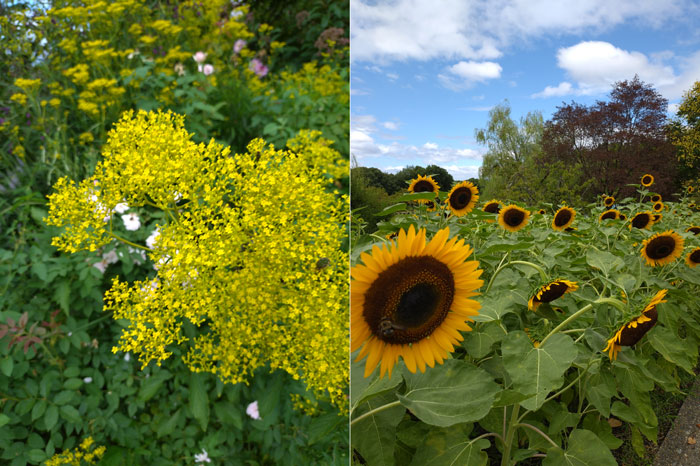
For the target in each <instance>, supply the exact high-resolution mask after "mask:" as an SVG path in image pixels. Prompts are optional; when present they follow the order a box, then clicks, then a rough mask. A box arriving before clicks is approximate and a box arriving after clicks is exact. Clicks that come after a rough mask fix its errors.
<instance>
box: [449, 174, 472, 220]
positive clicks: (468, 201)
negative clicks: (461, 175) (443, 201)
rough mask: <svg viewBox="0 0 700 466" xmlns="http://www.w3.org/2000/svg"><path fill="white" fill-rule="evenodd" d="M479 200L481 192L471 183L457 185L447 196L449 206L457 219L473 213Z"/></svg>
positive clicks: (463, 182) (464, 182) (465, 182)
mask: <svg viewBox="0 0 700 466" xmlns="http://www.w3.org/2000/svg"><path fill="white" fill-rule="evenodd" d="M478 200H479V190H478V189H477V187H476V186H474V185H473V184H472V183H471V182H469V181H462V182H461V183H459V184H457V185H456V186H455V187H454V188H452V190H451V191H450V193H449V194H448V195H447V205H448V207H449V208H450V210H451V211H452V214H454V215H456V216H457V217H461V216H462V215H466V214H468V213H469V212H471V211H472V209H474V206H475V205H476V202H477V201H478Z"/></svg>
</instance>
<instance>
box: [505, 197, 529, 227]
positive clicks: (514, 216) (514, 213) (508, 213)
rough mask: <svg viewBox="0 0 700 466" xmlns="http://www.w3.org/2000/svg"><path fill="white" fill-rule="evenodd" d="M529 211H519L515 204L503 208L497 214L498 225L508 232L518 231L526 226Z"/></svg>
mask: <svg viewBox="0 0 700 466" xmlns="http://www.w3.org/2000/svg"><path fill="white" fill-rule="evenodd" d="M529 219H530V211H529V210H525V209H521V208H520V207H518V206H517V205H515V204H511V205H509V206H506V207H504V208H503V209H501V211H500V212H499V213H498V224H499V225H501V226H502V227H503V228H505V229H506V230H508V231H511V232H513V231H518V230H520V229H521V228H523V227H524V226H525V225H527V222H528V220H529Z"/></svg>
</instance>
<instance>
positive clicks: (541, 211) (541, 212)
mask: <svg viewBox="0 0 700 466" xmlns="http://www.w3.org/2000/svg"><path fill="white" fill-rule="evenodd" d="M537 213H538V214H540V215H544V214H545V211H544V209H540V210H538V211H537Z"/></svg>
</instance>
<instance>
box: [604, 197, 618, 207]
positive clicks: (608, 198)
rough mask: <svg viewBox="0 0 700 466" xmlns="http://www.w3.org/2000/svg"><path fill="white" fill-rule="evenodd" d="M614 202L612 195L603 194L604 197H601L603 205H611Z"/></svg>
mask: <svg viewBox="0 0 700 466" xmlns="http://www.w3.org/2000/svg"><path fill="white" fill-rule="evenodd" d="M614 203H615V198H614V197H612V196H605V199H603V205H605V207H612V205H613V204H614Z"/></svg>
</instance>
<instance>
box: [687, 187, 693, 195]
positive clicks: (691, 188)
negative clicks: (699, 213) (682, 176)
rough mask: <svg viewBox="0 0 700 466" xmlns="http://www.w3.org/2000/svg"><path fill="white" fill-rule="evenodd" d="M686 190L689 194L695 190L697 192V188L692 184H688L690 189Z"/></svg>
mask: <svg viewBox="0 0 700 466" xmlns="http://www.w3.org/2000/svg"><path fill="white" fill-rule="evenodd" d="M686 191H688V194H693V192H695V188H694V187H692V186H688V189H687V190H686Z"/></svg>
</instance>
